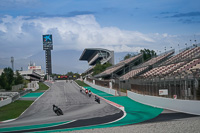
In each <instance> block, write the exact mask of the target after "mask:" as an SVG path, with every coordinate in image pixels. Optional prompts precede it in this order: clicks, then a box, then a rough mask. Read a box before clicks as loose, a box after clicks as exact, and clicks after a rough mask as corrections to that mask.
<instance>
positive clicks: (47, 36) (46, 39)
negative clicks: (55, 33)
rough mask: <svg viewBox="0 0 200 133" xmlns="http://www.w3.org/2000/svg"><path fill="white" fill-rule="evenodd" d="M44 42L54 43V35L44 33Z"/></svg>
mask: <svg viewBox="0 0 200 133" xmlns="http://www.w3.org/2000/svg"><path fill="white" fill-rule="evenodd" d="M43 44H52V35H43Z"/></svg>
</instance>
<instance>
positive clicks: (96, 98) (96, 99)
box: [95, 96, 100, 104]
mask: <svg viewBox="0 0 200 133" xmlns="http://www.w3.org/2000/svg"><path fill="white" fill-rule="evenodd" d="M95 101H96V102H98V103H99V104H100V98H99V97H97V96H95Z"/></svg>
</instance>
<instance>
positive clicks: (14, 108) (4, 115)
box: [0, 100, 33, 121]
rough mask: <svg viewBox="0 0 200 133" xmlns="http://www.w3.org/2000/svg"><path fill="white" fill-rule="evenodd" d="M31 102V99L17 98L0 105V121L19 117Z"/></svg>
mask: <svg viewBox="0 0 200 133" xmlns="http://www.w3.org/2000/svg"><path fill="white" fill-rule="evenodd" d="M32 103H33V101H26V100H17V101H15V102H13V103H10V104H8V105H6V106H3V107H0V112H1V113H0V121H5V120H9V119H15V118H17V117H19V116H20V114H21V113H23V112H24V111H25V110H26V109H27V108H28V107H29V106H30V105H31V104H32Z"/></svg>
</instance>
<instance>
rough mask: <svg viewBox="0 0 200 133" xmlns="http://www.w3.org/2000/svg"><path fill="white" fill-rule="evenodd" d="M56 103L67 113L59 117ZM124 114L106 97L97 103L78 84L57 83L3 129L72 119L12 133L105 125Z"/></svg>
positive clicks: (0, 125) (2, 124)
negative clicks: (49, 125) (55, 106)
mask: <svg viewBox="0 0 200 133" xmlns="http://www.w3.org/2000/svg"><path fill="white" fill-rule="evenodd" d="M53 104H55V105H57V106H58V107H60V108H61V109H62V111H63V113H64V115H62V116H57V115H56V114H55V113H54V112H53V110H52V108H53V107H52V105H53ZM122 116H123V112H122V111H121V110H120V109H118V108H116V107H113V106H111V105H110V104H108V103H106V102H104V101H103V100H101V104H98V103H97V102H95V101H94V96H92V97H88V95H86V94H84V93H83V92H82V93H81V92H80V89H79V87H78V86H77V85H76V84H75V83H74V82H72V83H70V82H55V83H54V84H52V86H51V87H50V88H49V90H48V91H46V92H45V93H44V94H43V95H42V96H41V97H40V98H39V99H37V100H36V101H35V102H34V103H33V104H32V105H31V106H30V107H29V108H28V109H27V110H26V111H25V112H24V113H23V114H22V115H21V116H20V117H19V118H18V119H16V120H15V121H12V122H8V123H1V124H0V128H12V127H20V126H23V127H24V126H30V125H41V124H47V123H56V122H57V123H58V122H67V121H73V122H71V123H69V124H62V126H60V125H57V126H53V128H52V127H48V128H40V129H34V130H29V129H27V130H22V131H11V132H32V131H44V130H52V129H60V128H71V127H79V126H89V125H94V124H102V123H107V122H111V121H114V120H116V119H119V118H120V117H122ZM74 120H75V121H74ZM0 132H1V130H0Z"/></svg>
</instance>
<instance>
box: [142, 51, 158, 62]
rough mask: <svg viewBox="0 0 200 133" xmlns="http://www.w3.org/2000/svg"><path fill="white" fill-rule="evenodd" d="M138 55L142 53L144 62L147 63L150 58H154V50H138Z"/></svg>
mask: <svg viewBox="0 0 200 133" xmlns="http://www.w3.org/2000/svg"><path fill="white" fill-rule="evenodd" d="M140 53H142V55H143V60H144V61H147V60H149V59H151V58H152V57H155V56H156V52H155V51H154V50H149V49H144V50H140Z"/></svg>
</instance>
